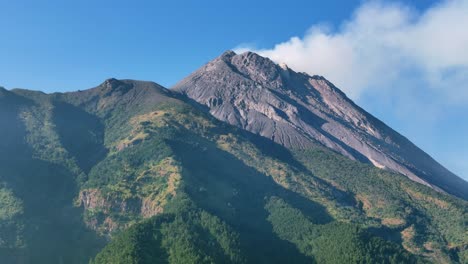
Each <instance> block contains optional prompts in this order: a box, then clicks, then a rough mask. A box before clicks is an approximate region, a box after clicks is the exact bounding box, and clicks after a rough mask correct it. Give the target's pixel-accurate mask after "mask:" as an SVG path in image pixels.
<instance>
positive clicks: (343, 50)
mask: <svg viewBox="0 0 468 264" xmlns="http://www.w3.org/2000/svg"><path fill="white" fill-rule="evenodd" d="M247 49H249V50H253V51H255V52H257V53H259V54H261V55H264V56H267V57H269V58H271V59H272V60H274V61H276V62H285V63H287V64H288V65H289V66H290V67H291V68H293V69H295V70H296V71H304V72H307V73H309V74H319V75H323V76H325V77H326V78H327V79H329V80H331V81H332V82H334V83H335V84H336V85H337V86H338V87H340V88H341V89H342V90H343V91H344V92H346V93H347V94H348V96H350V97H351V98H353V99H359V98H360V97H361V96H362V95H363V93H366V92H376V91H378V92H379V93H386V90H387V91H388V90H392V91H394V90H397V91H398V90H400V91H403V90H407V89H414V90H415V91H414V92H411V93H412V94H420V93H423V92H427V93H430V94H432V95H433V96H434V97H433V98H437V100H438V101H441V100H442V101H444V102H445V103H452V104H453V103H462V104H463V103H467V102H468V0H456V1H444V2H441V3H439V4H437V5H435V6H433V7H431V8H429V9H427V10H426V11H424V12H422V13H418V12H416V11H415V10H413V9H411V8H410V7H408V6H405V5H402V4H389V3H385V2H375V1H373V2H366V3H364V4H363V5H362V6H361V7H359V8H358V9H357V10H356V11H355V13H354V15H353V16H352V17H351V19H350V20H349V21H347V22H345V23H343V24H342V25H341V26H340V27H339V29H338V30H335V31H332V30H330V29H329V28H327V27H325V26H323V25H315V26H312V28H311V29H310V30H309V31H308V32H307V33H306V34H305V36H304V37H302V38H300V37H292V38H291V39H290V40H288V41H286V42H283V43H280V44H277V45H275V46H274V47H273V48H272V49H253V48H249V47H246V46H243V47H241V48H240V50H247ZM405 93H408V92H407V91H406V92H405Z"/></svg>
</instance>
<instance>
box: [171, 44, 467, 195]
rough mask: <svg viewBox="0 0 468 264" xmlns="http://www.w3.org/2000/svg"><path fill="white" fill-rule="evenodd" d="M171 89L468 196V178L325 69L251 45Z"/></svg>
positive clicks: (245, 124) (265, 127)
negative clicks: (356, 98)
mask: <svg viewBox="0 0 468 264" xmlns="http://www.w3.org/2000/svg"><path fill="white" fill-rule="evenodd" d="M172 91H174V92H177V93H180V94H182V95H184V96H187V97H188V98H190V99H192V100H194V101H195V102H198V103H199V104H202V105H204V106H206V107H207V108H208V109H209V112H210V113H211V114H212V115H213V116H214V117H216V118H217V119H219V120H221V121H225V122H228V123H230V124H232V125H235V126H238V127H240V128H243V129H245V130H248V131H250V132H253V133H256V134H259V135H261V136H264V137H266V138H269V139H271V140H273V141H275V142H277V143H279V144H282V145H284V146H286V147H288V148H290V149H307V148H310V147H312V146H313V145H314V144H317V143H319V144H322V145H324V146H326V147H328V148H330V149H332V150H334V151H336V152H338V153H341V154H343V155H345V156H347V157H349V158H351V159H354V160H359V161H361V162H366V163H371V164H373V165H374V166H376V167H379V168H382V169H387V170H391V171H395V172H398V173H401V174H403V175H406V176H407V177H409V178H410V179H412V180H414V181H416V182H419V183H422V184H425V185H428V186H430V187H432V188H434V189H436V190H439V191H446V192H450V193H452V194H454V195H457V196H460V197H463V198H465V199H467V198H468V183H466V182H465V181H463V180H462V179H461V178H459V177H457V176H456V175H454V174H453V173H451V172H450V171H448V170H447V169H446V168H444V167H443V166H442V165H440V164H439V163H437V162H436V161H435V160H434V159H432V158H431V157H430V156H429V155H427V154H426V153H425V152H424V151H422V150H420V149H419V148H418V147H416V146H415V145H414V144H412V143H411V142H410V141H409V140H407V139H406V138H405V137H403V136H401V135H400V134H398V133H397V132H395V131H394V130H392V129H391V128H390V127H388V126H386V125H385V124H384V123H382V122H381V121H380V120H378V119H376V118H375V117H373V116H372V115H370V114H369V113H367V112H366V111H364V110H363V109H361V108H360V107H359V106H357V105H356V104H354V103H353V102H352V101H351V100H350V99H349V98H347V97H346V95H345V94H344V93H343V92H341V91H340V90H339V89H338V88H337V87H335V86H334V85H333V84H332V83H330V82H329V81H327V80H326V79H325V78H323V77H321V76H309V75H307V74H305V73H297V72H294V71H293V70H291V69H290V68H289V67H288V66H287V65H284V64H283V65H277V64H275V63H274V62H272V61H271V60H269V59H268V58H264V57H261V56H259V55H257V54H255V53H252V52H247V53H243V54H235V53H234V52H232V51H228V52H225V53H224V54H222V55H221V56H220V57H218V58H216V59H215V60H213V61H211V62H209V63H208V64H206V65H205V66H203V67H201V68H200V69H199V70H197V71H195V72H194V73H192V74H191V75H190V76H188V77H187V78H185V79H183V80H182V81H181V82H179V83H178V84H176V85H175V86H174V87H173V88H172Z"/></svg>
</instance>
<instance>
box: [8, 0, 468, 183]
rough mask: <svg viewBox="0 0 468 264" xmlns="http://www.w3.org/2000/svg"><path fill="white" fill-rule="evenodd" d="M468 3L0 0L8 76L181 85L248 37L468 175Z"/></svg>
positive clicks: (33, 82) (46, 81)
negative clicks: (316, 76)
mask: <svg viewBox="0 0 468 264" xmlns="http://www.w3.org/2000/svg"><path fill="white" fill-rule="evenodd" d="M467 6H468V5H467V1H429V0H420V1H411V4H410V5H408V4H405V3H403V2H390V1H372V2H369V1H354V0H347V1H335V0H333V1H293V0H290V1H243V0H242V1H235V2H233V1H231V2H229V4H228V2H226V1H89V0H83V1H55V0H54V1H41V2H40V3H39V1H20V0H18V1H7V0H0V12H1V14H0V36H1V38H0V85H2V86H5V87H6V88H8V89H11V88H16V87H21V88H27V89H34V90H42V91H45V92H55V91H71V90H78V89H86V88H90V87H93V86H96V85H98V84H99V83H101V82H102V81H103V80H104V79H106V78H109V77H115V78H131V79H141V80H151V81H155V82H158V83H160V84H162V85H164V86H171V85H172V84H174V83H175V82H177V81H178V80H180V79H181V78H183V77H184V76H186V75H188V74H189V73H190V72H192V71H193V70H195V69H197V68H198V67H200V66H201V65H203V64H204V63H206V62H207V61H209V60H211V59H212V58H214V57H216V56H218V55H219V54H221V53H222V52H223V51H225V50H228V49H250V50H254V51H257V52H260V53H262V54H264V55H267V56H269V57H271V58H272V59H274V60H276V61H285V62H286V63H288V65H289V66H290V67H292V68H293V69H297V70H300V71H306V72H308V73H310V74H322V75H324V76H325V77H327V78H328V79H330V80H331V81H332V82H334V83H335V84H337V86H339V87H340V88H342V89H343V90H344V91H345V92H346V93H347V94H348V95H349V96H350V97H351V98H352V99H353V100H355V101H356V102H357V103H358V104H360V105H361V106H363V107H364V108H365V109H367V110H368V111H370V112H371V113H373V114H375V115H376V116H377V117H379V118H380V119H382V120H383V121H385V122H386V123H387V124H389V125H390V126H392V127H393V128H395V129H396V130H398V131H399V132H401V133H402V134H403V135H405V136H407V137H408V138H409V139H410V140H412V141H413V142H415V143H416V144H417V145H418V146H420V147H421V148H422V149H424V150H425V151H427V152H428V153H429V154H431V155H432V156H433V157H434V158H436V160H438V161H440V162H441V163H442V164H443V165H445V166H447V167H448V168H449V169H450V170H452V171H454V172H455V173H456V174H458V175H459V176H461V177H464V178H465V179H468V139H467V136H466V135H468V119H467V118H466V114H467V113H468V92H466V91H468V85H467V84H466V83H467V82H465V80H466V81H468V75H467V74H466V73H468V71H466V70H467V69H468V59H466V56H460V55H458V53H459V54H464V53H465V54H466V51H465V50H463V49H461V48H460V46H462V45H458V46H457V45H455V44H456V43H460V44H465V43H468V42H466V41H468V36H467V34H468V33H466V32H465V33H464V32H459V31H457V30H456V29H457V27H456V24H454V23H461V24H463V23H462V22H460V17H457V14H458V13H457V10H458V11H460V10H462V11H466V13H468V9H464V8H466V7H467ZM466 13H465V14H466ZM465 17H466V15H465ZM450 18H453V19H452V20H454V21H452V24H451V21H450V20H451V19H450ZM455 18H458V20H456V19H455ZM461 19H464V17H461ZM441 21H444V22H441ZM447 21H448V22H447ZM454 25H455V26H454ZM465 25H466V24H465ZM427 32H434V38H435V39H439V40H440V41H439V42H437V41H436V42H433V41H432V39H431V38H429V39H427V35H428V33H427ZM440 32H442V33H443V34H442V33H441V34H439V33H440ZM451 34H452V35H451ZM435 36H440V37H435ZM424 37H426V39H425V38H424ZM452 37H453V38H452ZM443 39H449V40H452V42H453V43H455V44H453V43H452V44H450V43H448V44H447V43H446V42H442V40H443ZM394 40H396V41H394ZM424 40H426V41H424ZM427 40H428V41H427ZM356 43H357V44H356ZM466 46H467V45H465V47H466ZM320 47H322V49H321V48H320ZM323 47H325V48H323ZM376 47H377V48H376ZM415 47H416V48H415ZM420 47H421V48H420ZM454 52H455V53H457V55H454V54H453V53H454ZM337 54H338V55H337ZM341 54H343V55H342V56H341ZM434 54H436V55H437V56H435V55H434ZM361 67H362V69H361ZM433 76H436V77H433Z"/></svg>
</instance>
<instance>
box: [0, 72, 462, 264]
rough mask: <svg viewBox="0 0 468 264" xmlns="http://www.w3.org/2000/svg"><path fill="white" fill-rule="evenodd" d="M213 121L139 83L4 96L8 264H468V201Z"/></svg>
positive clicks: (0, 152) (3, 220)
mask: <svg viewBox="0 0 468 264" xmlns="http://www.w3.org/2000/svg"><path fill="white" fill-rule="evenodd" d="M227 77H229V75H226V78H227ZM217 78H219V82H220V83H222V82H223V78H224V77H223V76H222V75H220V76H218V77H217ZM285 100H286V99H285ZM212 103H213V102H212ZM219 103H220V101H219V100H218V101H216V103H214V104H219ZM221 104H223V103H221ZM205 110H206V109H203V106H202V105H200V104H198V103H195V102H194V101H192V100H190V99H189V98H187V97H186V96H185V95H181V94H180V93H179V92H174V91H171V90H168V89H166V88H163V87H161V86H159V85H157V84H156V83H152V82H143V81H134V80H116V79H109V80H106V81H105V82H103V83H102V84H100V85H98V86H97V87H95V88H92V89H89V90H84V91H78V92H71V93H54V94H45V93H42V92H35V91H29V90H22V89H14V90H11V91H8V90H5V89H0V127H1V128H2V129H0V263H7V264H9V263H48V264H49V263H89V262H90V261H91V262H92V263H285V262H290V261H293V262H294V263H426V262H434V263H466V261H467V260H468V250H467V247H468V237H467V235H466V232H465V231H466V228H467V226H466V219H467V216H468V214H467V211H466V209H467V208H468V203H467V201H466V200H463V199H460V198H457V197H454V196H452V195H449V194H446V193H443V192H437V191H435V190H433V189H432V188H429V187H427V186H425V185H422V184H419V183H417V182H414V181H411V180H409V179H408V178H407V177H405V176H403V175H401V174H399V173H394V172H391V171H389V170H382V169H379V168H376V167H375V166H372V165H371V164H366V163H362V162H360V161H356V160H353V159H350V158H349V156H348V157H346V156H344V155H342V154H341V153H343V152H339V153H337V151H332V150H331V149H330V148H329V146H327V145H325V144H323V143H321V142H319V141H313V140H308V141H304V142H306V143H304V144H307V147H305V146H306V145H304V147H301V148H294V149H293V148H286V147H284V146H283V145H281V144H276V143H275V142H274V141H273V140H271V139H270V138H268V137H263V136H260V135H257V133H252V132H249V131H247V130H244V129H240V128H239V127H237V126H233V125H231V124H229V123H227V122H222V121H220V120H217V119H216V118H214V117H213V116H211V115H210V114H208V113H207V111H205ZM259 116H260V117H261V115H259ZM260 117H259V118H260ZM260 120H263V119H260ZM264 120H267V119H264ZM310 120H314V119H310ZM265 122H266V121H265ZM275 140H276V137H275ZM288 147H290V146H289V145H288ZM343 149H345V150H346V148H344V147H343ZM350 153H351V152H350ZM353 157H354V156H353Z"/></svg>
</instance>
